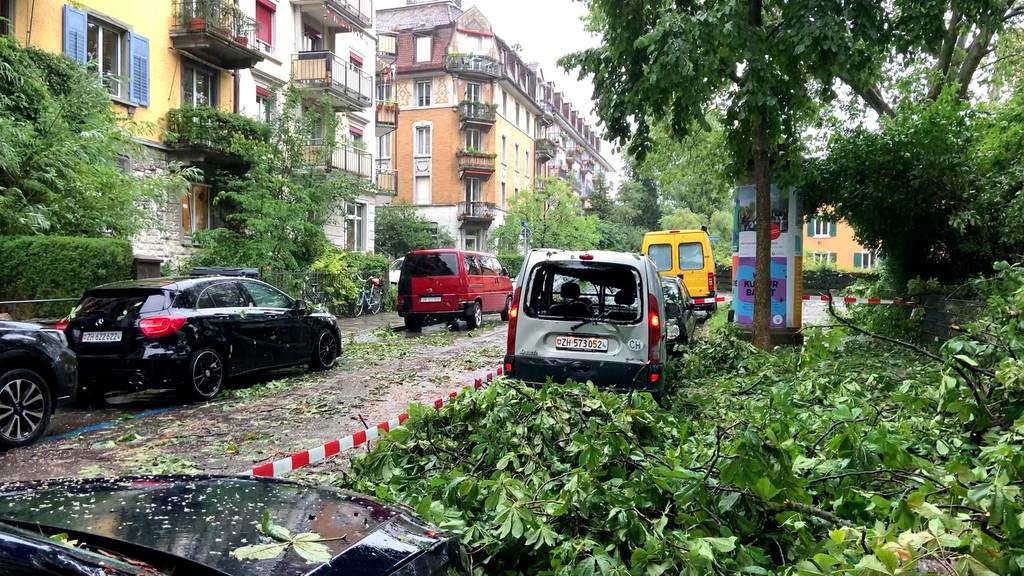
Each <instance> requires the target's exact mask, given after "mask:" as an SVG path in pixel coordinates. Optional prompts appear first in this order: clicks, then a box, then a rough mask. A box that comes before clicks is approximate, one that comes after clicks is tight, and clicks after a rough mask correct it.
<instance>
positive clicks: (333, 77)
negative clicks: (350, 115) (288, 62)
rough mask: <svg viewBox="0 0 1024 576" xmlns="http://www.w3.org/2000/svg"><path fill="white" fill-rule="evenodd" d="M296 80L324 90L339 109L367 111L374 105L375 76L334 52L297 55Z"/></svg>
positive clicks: (307, 85) (293, 74)
mask: <svg viewBox="0 0 1024 576" xmlns="http://www.w3.org/2000/svg"><path fill="white" fill-rule="evenodd" d="M292 80H294V81H295V82H297V83H298V84H300V85H302V86H305V87H308V88H317V89H322V90H324V91H325V92H326V93H327V95H329V96H331V97H332V99H333V100H334V103H335V104H336V107H339V108H344V107H354V108H366V107H367V106H369V105H370V104H371V103H372V102H373V88H374V83H373V76H370V75H369V74H367V73H366V72H363V71H362V70H360V69H359V68H356V67H355V66H353V65H352V64H350V63H349V62H347V61H345V60H344V59H343V58H340V57H339V56H337V55H335V54H333V53H331V52H327V51H316V52H299V53H298V54H296V55H295V56H294V57H293V58H292Z"/></svg>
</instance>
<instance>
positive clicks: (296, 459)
mask: <svg viewBox="0 0 1024 576" xmlns="http://www.w3.org/2000/svg"><path fill="white" fill-rule="evenodd" d="M502 373H503V370H502V368H501V367H499V368H498V369H497V370H496V371H494V372H488V373H487V376H485V377H484V378H477V379H476V380H475V381H474V382H473V386H464V387H463V388H462V389H463V390H479V389H480V388H483V387H484V379H486V381H487V382H491V381H493V380H494V377H495V375H497V376H501V375H502ZM458 395H459V392H458V391H454V392H451V393H449V394H448V397H447V398H438V399H437V400H434V402H433V404H434V409H435V410H440V409H441V407H442V406H444V405H445V404H450V403H451V401H452V400H453V399H454V398H455V397H456V396H458ZM408 419H409V413H408V412H402V413H401V414H399V415H398V416H397V417H396V418H392V419H391V420H387V421H385V422H381V423H379V424H377V425H376V426H373V427H370V428H367V429H366V430H360V431H358V432H356V433H355V434H350V435H348V436H345V437H344V438H338V439H337V440H331V441H330V442H328V443H326V444H322V445H320V446H317V447H316V448H311V449H309V450H303V451H301V452H296V453H294V454H292V455H291V456H286V457H284V458H281V459H279V460H275V461H273V462H267V463H266V464H260V465H258V466H253V467H252V470H251V471H250V472H249V473H250V474H251V475H253V476H263V477H268V478H277V477H280V476H284V475H285V474H287V473H289V472H293V471H295V470H298V469H299V468H304V467H306V466H309V465H310V464H315V463H317V462H321V461H323V460H326V459H328V458H330V457H332V456H336V455H338V454H340V453H341V452H343V451H345V450H351V449H352V448H355V447H356V446H361V445H363V444H365V443H367V442H370V441H371V440H376V439H377V438H379V437H380V436H381V435H382V434H387V433H388V432H390V431H391V430H392V429H393V428H397V427H399V426H401V425H402V424H404V423H405V421H406V420H408Z"/></svg>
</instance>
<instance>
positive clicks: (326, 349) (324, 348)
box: [316, 330, 338, 368]
mask: <svg viewBox="0 0 1024 576" xmlns="http://www.w3.org/2000/svg"><path fill="white" fill-rule="evenodd" d="M316 353H317V358H318V359H319V360H320V367H321V368H330V367H331V366H333V365H334V360H335V359H336V358H337V357H338V341H337V339H336V338H335V337H334V334H332V333H331V331H330V330H324V331H323V332H321V333H320V337H319V338H317V342H316Z"/></svg>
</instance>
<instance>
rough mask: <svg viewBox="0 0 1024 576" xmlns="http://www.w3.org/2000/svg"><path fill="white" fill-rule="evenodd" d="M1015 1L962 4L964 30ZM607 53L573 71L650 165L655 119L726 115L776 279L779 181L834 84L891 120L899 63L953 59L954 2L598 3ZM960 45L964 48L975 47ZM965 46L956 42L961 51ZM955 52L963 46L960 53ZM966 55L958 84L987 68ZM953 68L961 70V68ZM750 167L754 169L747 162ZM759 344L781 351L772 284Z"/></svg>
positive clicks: (589, 55)
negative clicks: (773, 332) (773, 236)
mask: <svg viewBox="0 0 1024 576" xmlns="http://www.w3.org/2000/svg"><path fill="white" fill-rule="evenodd" d="M1008 4H1009V2H1008V1H1007V0H1004V1H1002V2H1000V1H999V0H976V1H969V0H964V1H957V2H956V3H955V4H954V5H953V8H954V11H955V14H954V15H955V16H956V18H955V19H954V20H956V21H957V24H956V26H954V27H953V28H954V31H960V30H962V29H964V28H969V29H976V30H980V32H979V33H978V38H977V40H978V41H979V42H978V43H980V44H984V42H980V41H981V40H984V36H986V35H988V34H989V30H990V29H993V28H994V27H995V26H997V25H998V24H997V21H1001V20H1002V19H1003V18H1004V16H1005V15H1006V14H1005V12H1006V10H1007V6H1008ZM588 5H589V7H590V21H589V24H590V27H591V29H592V30H593V31H595V32H597V33H598V34H600V35H601V37H602V40H603V41H602V44H601V45H600V46H599V47H596V48H592V49H589V50H585V51H583V52H580V53H576V54H571V55H569V56H566V57H565V58H564V59H563V60H562V63H563V65H565V66H566V67H567V68H569V69H576V70H578V71H579V72H580V74H581V76H588V75H589V76H592V77H593V79H594V85H595V96H596V97H597V113H598V115H599V116H600V117H601V119H602V120H603V121H604V123H605V125H606V126H607V130H608V132H609V135H610V136H611V137H612V138H613V139H615V140H617V141H619V142H621V143H623V144H627V145H628V146H629V150H630V152H631V153H632V154H633V155H634V156H636V157H637V158H640V159H642V158H643V157H644V156H645V155H646V154H647V153H648V152H649V150H650V148H651V145H652V123H653V122H652V119H658V120H657V121H658V122H660V121H663V120H662V119H664V121H666V122H667V123H668V126H669V129H670V131H671V133H672V134H674V135H675V136H676V137H679V138H685V137H686V136H687V135H688V134H689V133H690V131H691V129H692V126H693V124H694V122H696V121H700V120H701V119H703V118H705V116H706V115H707V113H708V111H709V110H710V109H711V108H715V107H719V106H721V107H724V108H725V111H726V118H725V126H726V127H727V129H728V131H727V141H728V142H729V144H730V149H731V151H732V153H733V155H734V157H735V158H736V159H737V165H738V166H748V165H749V166H750V167H751V171H750V174H751V176H750V179H751V180H752V181H753V183H754V184H755V186H756V199H757V214H756V216H757V223H758V226H757V254H756V255H757V268H756V271H755V275H756V278H761V279H764V278H768V277H769V257H770V237H769V232H770V230H769V220H770V200H771V197H770V189H771V188H770V187H771V183H772V180H773V176H772V173H773V171H774V170H776V169H778V168H783V169H785V167H786V166H787V165H788V164H790V163H792V161H793V160H794V159H795V158H797V155H798V153H799V150H800V143H801V139H800V135H801V128H802V126H803V124H804V122H805V121H806V119H807V118H809V117H811V116H812V115H813V114H814V113H815V112H816V109H817V106H818V105H819V104H820V103H821V102H822V101H827V100H829V99H831V98H832V97H833V96H834V90H833V87H834V85H835V84H836V83H837V82H839V81H842V82H846V83H847V84H848V85H849V87H850V88H851V89H852V90H853V91H854V92H855V93H856V94H858V95H859V96H861V97H862V98H863V99H864V100H865V102H867V103H868V104H869V105H871V106H872V107H874V108H875V109H877V110H880V111H881V113H883V114H884V113H886V111H885V108H886V107H887V106H888V105H887V104H886V103H885V102H884V99H883V98H882V97H881V96H879V94H878V93H879V89H878V88H877V85H878V83H879V81H880V79H881V78H882V72H883V69H884V68H885V65H886V64H887V63H888V62H889V59H890V58H891V57H893V56H894V55H899V56H904V55H909V56H917V55H919V54H920V55H927V54H936V55H937V58H936V59H937V60H938V61H943V60H945V58H944V56H945V53H944V52H943V50H945V49H946V47H947V46H949V44H948V43H947V42H946V40H947V38H948V37H949V36H950V35H951V34H947V32H948V31H949V30H948V28H947V27H946V25H945V24H946V22H945V16H946V13H947V11H948V9H949V3H948V1H944V0H892V1H890V2H879V1H878V0H845V1H841V0H801V1H798V2H792V1H784V0H729V1H726V0H709V1H705V2H680V1H677V0H589V2H588ZM969 36H970V34H969V33H968V36H959V35H957V36H956V38H961V37H963V38H968V37H969ZM955 40H956V39H954V41H955ZM954 47H955V45H954ZM975 52H976V51H975V50H974V49H973V46H972V48H969V49H967V51H966V54H965V56H964V61H963V63H962V65H961V66H960V67H959V68H958V72H957V74H958V75H960V74H961V73H966V72H969V71H971V70H972V68H973V69H974V70H976V67H975V66H974V65H973V60H974V57H973V55H974V54H975ZM949 61H950V64H949V66H950V70H952V69H953V63H954V61H953V60H952V59H949ZM748 162H749V164H748ZM754 292H755V294H754V302H755V306H754V308H755V311H754V339H755V343H756V344H757V345H758V346H760V347H763V348H767V347H769V346H770V336H769V331H768V326H769V305H770V303H769V297H770V286H769V283H768V282H765V281H758V282H756V283H755V289H754Z"/></svg>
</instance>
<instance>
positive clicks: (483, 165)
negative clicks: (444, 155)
mask: <svg viewBox="0 0 1024 576" xmlns="http://www.w3.org/2000/svg"><path fill="white" fill-rule="evenodd" d="M456 156H457V157H458V159H459V170H460V171H466V170H472V171H477V172H481V171H487V172H494V169H495V165H496V158H497V156H496V155H495V154H482V153H478V152H465V151H462V150H460V151H459V152H457V153H456Z"/></svg>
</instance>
